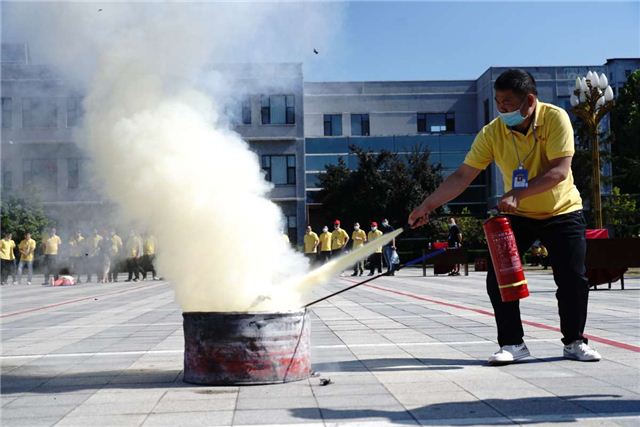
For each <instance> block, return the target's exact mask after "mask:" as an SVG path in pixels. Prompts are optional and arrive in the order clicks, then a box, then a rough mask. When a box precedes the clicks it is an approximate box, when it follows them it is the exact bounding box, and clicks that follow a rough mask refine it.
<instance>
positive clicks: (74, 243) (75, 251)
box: [69, 236, 84, 257]
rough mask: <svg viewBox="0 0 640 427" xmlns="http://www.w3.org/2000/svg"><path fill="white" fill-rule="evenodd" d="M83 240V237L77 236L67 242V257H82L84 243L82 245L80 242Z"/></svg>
mask: <svg viewBox="0 0 640 427" xmlns="http://www.w3.org/2000/svg"><path fill="white" fill-rule="evenodd" d="M83 240H84V237H82V236H78V237H74V238H73V239H71V240H69V246H70V248H69V255H70V256H73V257H79V256H82V253H83V252H84V251H83V248H84V243H82V241H83Z"/></svg>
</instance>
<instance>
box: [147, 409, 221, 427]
mask: <svg viewBox="0 0 640 427" xmlns="http://www.w3.org/2000/svg"><path fill="white" fill-rule="evenodd" d="M232 419H233V411H210V412H189V411H185V412H172V413H163V414H157V413H152V414H149V416H148V417H147V419H146V420H145V421H144V423H143V424H142V425H143V426H145V427H153V426H158V427H161V426H162V427H164V426H167V427H198V426H226V425H231V420H232Z"/></svg>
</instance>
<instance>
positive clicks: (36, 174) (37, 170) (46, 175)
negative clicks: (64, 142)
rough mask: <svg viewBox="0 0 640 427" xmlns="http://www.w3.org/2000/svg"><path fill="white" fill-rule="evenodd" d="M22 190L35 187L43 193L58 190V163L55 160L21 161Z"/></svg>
mask: <svg viewBox="0 0 640 427" xmlns="http://www.w3.org/2000/svg"><path fill="white" fill-rule="evenodd" d="M22 182H23V188H24V189H25V190H26V189H29V188H30V187H35V188H38V189H41V190H45V191H57V189H58V162H57V160H56V159H26V160H23V161H22Z"/></svg>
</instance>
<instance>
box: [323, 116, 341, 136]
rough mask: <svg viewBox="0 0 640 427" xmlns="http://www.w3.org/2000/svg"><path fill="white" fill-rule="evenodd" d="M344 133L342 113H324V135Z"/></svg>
mask: <svg viewBox="0 0 640 427" xmlns="http://www.w3.org/2000/svg"><path fill="white" fill-rule="evenodd" d="M340 135H342V114H325V115H324V136H340Z"/></svg>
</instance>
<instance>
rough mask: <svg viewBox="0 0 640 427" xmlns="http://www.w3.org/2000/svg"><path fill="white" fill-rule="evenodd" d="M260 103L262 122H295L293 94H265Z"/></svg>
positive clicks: (280, 123) (273, 123)
mask: <svg viewBox="0 0 640 427" xmlns="http://www.w3.org/2000/svg"><path fill="white" fill-rule="evenodd" d="M260 105H261V108H260V115H261V116H262V124H265V125H266V124H272V125H284V124H288V125H291V124H295V122H296V120H295V115H296V114H295V97H294V96H293V95H271V96H264V95H263V96H262V97H261V101H260Z"/></svg>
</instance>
